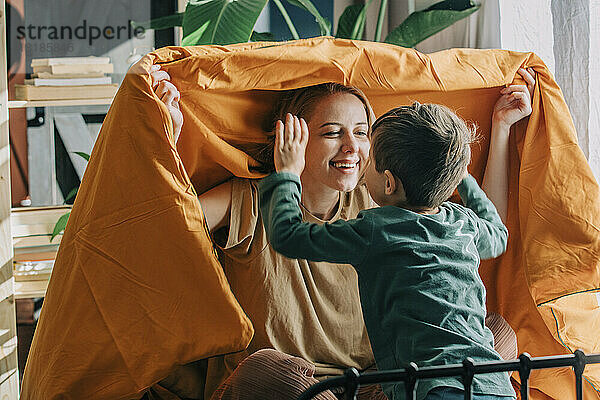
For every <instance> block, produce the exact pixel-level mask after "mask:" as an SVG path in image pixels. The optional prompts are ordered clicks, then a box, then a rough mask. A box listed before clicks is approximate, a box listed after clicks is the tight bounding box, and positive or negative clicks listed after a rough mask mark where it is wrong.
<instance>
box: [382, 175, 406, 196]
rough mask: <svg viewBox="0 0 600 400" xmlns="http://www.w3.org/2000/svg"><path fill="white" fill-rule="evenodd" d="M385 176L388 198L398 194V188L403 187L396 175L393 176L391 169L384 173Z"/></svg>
mask: <svg viewBox="0 0 600 400" xmlns="http://www.w3.org/2000/svg"><path fill="white" fill-rule="evenodd" d="M383 175H385V194H386V195H387V196H390V195H392V194H394V193H396V190H398V186H402V183H401V182H400V180H399V179H396V177H395V176H394V174H392V173H391V171H390V170H389V169H386V170H385V171H383Z"/></svg>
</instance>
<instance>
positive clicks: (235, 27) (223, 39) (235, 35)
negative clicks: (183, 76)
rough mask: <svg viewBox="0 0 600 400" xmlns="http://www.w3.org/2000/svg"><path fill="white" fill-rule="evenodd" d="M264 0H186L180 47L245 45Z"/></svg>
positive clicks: (265, 0)
mask: <svg viewBox="0 0 600 400" xmlns="http://www.w3.org/2000/svg"><path fill="white" fill-rule="evenodd" d="M267 1H268V0H236V1H231V0H190V2H189V3H188V4H187V7H186V8H185V13H184V16H183V40H182V45H184V46H193V45H199V44H231V43H241V42H247V41H248V40H249V39H250V36H251V35H252V29H253V28H254V24H256V20H257V19H258V16H259V15H260V13H261V11H262V10H263V8H265V5H266V4H267Z"/></svg>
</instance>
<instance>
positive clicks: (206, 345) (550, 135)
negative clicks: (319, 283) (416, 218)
mask: <svg viewBox="0 0 600 400" xmlns="http://www.w3.org/2000/svg"><path fill="white" fill-rule="evenodd" d="M153 63H158V64H161V65H162V66H163V69H164V70H165V71H167V72H168V73H169V74H170V76H171V77H172V81H173V83H174V84H175V85H176V86H177V87H178V88H179V90H180V92H181V107H182V111H183V114H184V121H185V122H184V126H183V131H182V135H181V138H180V140H179V142H178V144H177V148H176V147H175V144H174V142H173V138H172V127H171V120H170V116H169V114H168V112H167V110H166V107H165V106H164V105H163V104H162V103H160V101H159V99H158V98H157V97H156V96H155V95H154V94H153V92H152V89H151V86H150V78H149V76H148V73H147V71H148V70H149V68H150V65H151V64H153ZM522 66H525V67H533V68H534V69H535V70H536V72H537V84H536V86H535V93H534V96H533V113H532V115H531V116H530V118H529V119H527V120H524V121H521V122H519V123H517V124H516V125H515V127H514V128H513V132H512V136H511V143H510V146H511V159H510V168H509V177H510V184H509V185H510V187H509V217H508V224H507V225H508V228H509V232H510V238H509V246H508V250H507V252H506V254H504V255H503V256H502V257H500V258H499V259H497V260H494V261H491V262H485V263H483V264H482V266H481V270H480V271H481V275H482V277H483V279H484V282H485V284H486V287H487V291H488V308H489V310H490V311H496V312H498V313H500V314H501V315H503V316H504V317H505V318H506V320H507V321H508V322H509V323H510V324H511V326H512V327H513V328H514V329H515V331H516V333H517V338H518V345H519V351H520V352H524V351H527V352H529V353H530V354H532V355H533V356H542V355H550V354H565V353H568V352H570V351H572V350H575V349H576V348H581V349H583V350H584V351H585V352H600V339H599V337H600V336H599V335H598V334H597V332H598V331H600V308H599V306H598V298H597V297H596V295H597V293H598V291H599V289H598V288H599V287H600V267H599V258H600V233H599V232H598V231H599V228H600V201H599V197H600V196H599V190H598V185H597V183H596V182H595V180H594V178H593V175H592V173H591V172H590V168H589V166H588V164H587V162H586V160H585V158H584V156H583V154H582V152H581V151H580V149H579V147H578V145H577V139H576V137H577V136H576V133H575V130H574V127H573V123H572V121H571V117H570V115H569V111H568V108H567V106H566V104H565V102H564V100H563V98H562V94H561V92H560V89H559V88H558V86H557V85H556V83H555V81H554V80H553V78H552V76H551V74H550V73H549V72H548V70H547V68H546V67H545V66H544V64H543V63H542V61H541V60H540V59H539V58H538V57H537V56H536V55H534V54H532V53H517V52H510V51H503V50H470V49H463V50H460V49H454V50H447V51H443V52H439V53H434V54H430V55H424V54H421V53H419V52H417V51H415V50H413V49H405V48H400V47H396V46H393V45H388V44H381V43H372V42H360V41H348V40H337V39H332V38H313V39H307V40H299V41H292V42H287V43H283V44H280V43H276V44H274V43H244V44H239V45H230V46H199V47H185V48H183V47H169V48H163V49H160V50H157V51H156V52H154V53H151V54H149V55H147V56H146V57H145V58H143V59H142V60H141V61H140V62H138V64H136V66H134V67H132V69H131V71H130V74H128V75H127V77H126V78H125V80H124V82H123V84H122V85H121V88H120V89H119V92H118V93H117V95H116V97H115V100H114V102H113V104H112V106H111V108H110V110H109V113H108V115H107V117H106V120H105V122H104V124H103V127H102V130H101V132H100V135H99V137H98V141H97V142H96V144H95V147H94V150H93V152H92V155H91V159H90V163H89V165H88V168H87V170H86V173H85V177H84V179H83V182H82V185H81V188H80V191H79V194H78V195H77V199H76V202H75V205H74V208H73V212H72V214H71V217H70V220H69V224H68V227H67V230H66V232H65V235H64V238H63V241H62V244H61V246H60V250H59V254H58V257H57V260H56V264H55V269H54V272H53V275H52V279H51V281H50V285H49V288H48V292H47V297H46V299H45V302H44V306H43V309H42V314H41V317H40V320H39V323H38V327H37V331H36V333H35V337H34V341H33V345H32V348H31V351H30V354H29V360H28V363H27V367H26V371H25V377H24V380H23V391H22V395H21V396H22V398H23V399H26V400H29V399H54V398H59V397H60V396H61V395H62V396H65V397H61V398H73V399H82V398H85V399H108V398H110V399H130V398H131V399H133V398H139V397H141V396H142V394H143V393H144V392H145V390H146V389H147V388H148V387H149V386H151V385H152V384H154V383H156V382H157V381H158V380H160V379H162V378H164V377H165V376H166V375H167V374H168V373H169V371H170V370H172V368H174V366H176V365H178V364H185V363H187V362H191V361H193V360H197V359H200V358H205V357H208V356H211V355H218V354H224V353H228V352H232V351H237V350H241V349H243V348H244V347H245V346H246V345H247V344H248V342H249V340H250V339H251V336H252V332H253V331H252V326H251V324H250V321H249V320H248V319H247V318H246V317H245V315H244V313H243V310H241V309H240V307H239V305H238V304H237V302H236V301H235V298H234V297H233V295H232V293H231V291H230V290H229V286H228V284H227V282H226V279H225V277H224V275H223V272H222V270H221V268H220V266H219V264H218V261H217V259H216V257H215V255H214V251H213V247H212V244H211V241H210V235H209V234H208V232H207V229H206V225H205V222H204V217H203V214H202V210H201V209H200V206H199V202H198V201H197V199H196V193H202V192H204V191H205V190H207V189H209V188H211V187H213V186H215V185H217V184H218V183H220V182H223V181H224V180H226V179H228V178H229V177H230V176H232V175H235V176H240V177H258V176H259V175H258V174H257V173H255V172H253V170H252V167H253V166H256V165H258V163H257V162H256V161H255V160H254V159H253V158H252V154H255V151H257V149H258V148H260V145H261V144H263V143H265V142H266V132H265V129H264V126H265V121H266V120H268V117H269V114H270V110H271V109H272V108H273V106H274V102H275V99H276V97H277V96H276V93H277V91H279V90H284V89H293V88H297V87H303V86H308V85H313V84H318V83H322V82H329V81H334V82H340V83H343V84H347V85H355V86H357V87H359V88H361V89H362V90H363V91H364V92H365V93H366V95H367V97H368V98H369V99H370V100H371V102H372V104H373V107H374V110H375V113H376V115H381V114H382V113H383V112H385V111H387V110H388V109H390V108H392V107H394V106H398V105H401V104H409V103H411V102H413V101H419V102H435V103H442V104H445V105H447V106H449V107H450V108H451V109H453V110H455V111H456V112H457V113H458V114H459V115H460V116H461V117H463V118H464V119H466V120H469V121H474V122H476V123H477V124H478V126H479V131H480V133H481V136H482V138H481V140H480V141H479V142H478V143H476V144H474V145H473V161H472V163H471V165H470V167H469V169H470V172H471V174H472V175H473V176H475V178H476V179H477V180H479V181H480V182H481V178H482V176H483V171H484V169H485V163H486V157H487V152H488V145H489V133H490V120H491V114H492V107H493V105H494V103H495V101H496V99H497V98H498V96H499V90H500V88H501V87H503V86H504V85H506V84H510V83H511V82H513V81H515V79H516V78H515V76H517V70H518V68H519V67H522ZM517 82H518V80H517ZM584 376H585V377H586V380H585V381H584V391H585V394H584V396H585V398H587V399H595V398H600V395H599V394H598V392H597V391H596V390H595V389H594V388H593V387H592V384H593V385H595V386H596V388H597V389H600V367H597V366H588V367H586V369H585V373H584ZM530 384H531V386H532V387H533V388H535V389H536V390H535V391H534V393H533V398H534V399H536V393H540V394H539V397H537V398H539V399H542V398H546V397H550V398H554V399H561V400H569V399H574V398H575V396H574V377H573V373H572V371H570V370H569V369H553V370H541V371H535V372H533V373H532V376H531V380H530ZM153 396H159V395H157V394H156V393H154V394H153ZM165 398H166V397H165Z"/></svg>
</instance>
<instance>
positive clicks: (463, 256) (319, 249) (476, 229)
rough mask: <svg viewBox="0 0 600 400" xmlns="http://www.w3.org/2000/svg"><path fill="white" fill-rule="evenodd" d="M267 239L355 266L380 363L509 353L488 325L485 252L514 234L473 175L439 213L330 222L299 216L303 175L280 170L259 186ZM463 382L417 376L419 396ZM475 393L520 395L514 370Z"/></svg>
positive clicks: (485, 380) (289, 250) (493, 252)
mask: <svg viewBox="0 0 600 400" xmlns="http://www.w3.org/2000/svg"><path fill="white" fill-rule="evenodd" d="M259 190H260V208H261V214H262V217H263V221H264V224H265V228H266V231H267V236H268V238H269V242H270V243H271V245H272V246H273V248H274V249H275V250H277V251H278V252H280V253H281V254H283V255H285V256H287V257H290V258H302V259H308V260H314V261H328V262H334V263H348V264H352V265H353V266H354V268H355V269H356V271H357V272H358V282H359V290H360V298H361V305H362V309H363V314H364V318H365V323H366V326H367V331H368V334H369V338H370V340H371V346H372V348H373V354H374V355H375V360H376V362H377V368H378V369H379V370H388V369H397V368H403V367H405V366H406V365H407V364H408V363H409V362H411V361H413V362H415V363H416V364H417V365H418V366H429V365H443V364H459V363H461V362H462V361H463V360H464V359H465V358H466V357H471V358H473V359H474V360H475V361H490V360H502V358H501V357H500V355H499V354H498V353H496V352H495V351H494V347H493V336H492V333H491V331H490V330H489V329H488V328H487V327H486V326H485V325H484V319H485V316H486V309H485V287H484V286H483V282H482V281H481V278H480V277H479V273H478V271H477V270H478V268H479V261H480V259H486V258H493V257H497V256H499V255H500V254H502V253H503V252H504V251H505V250H506V243H507V238H508V231H507V229H506V227H505V226H504V224H503V223H502V221H501V220H500V217H499V216H498V213H497V212H496V208H495V207H494V205H493V204H492V203H491V201H490V200H488V198H487V197H486V195H485V193H484V192H483V191H482V190H481V189H480V188H479V186H478V185H477V182H476V181H475V179H473V177H471V176H468V177H467V178H465V179H464V180H463V182H462V183H461V184H460V185H459V187H458V191H459V194H460V196H461V198H462V200H463V202H464V203H465V205H466V206H467V207H468V208H467V207H463V206H461V205H458V204H454V203H451V202H445V203H443V204H442V205H441V206H440V211H439V213H437V214H433V215H424V214H417V213H414V212H412V211H409V210H406V209H403V208H399V207H394V206H385V207H378V208H373V209H369V210H364V211H361V212H360V213H359V214H358V216H357V218H356V219H353V220H349V221H336V222H334V223H326V224H324V225H318V224H310V223H306V222H302V213H301V211H300V208H299V203H300V198H301V197H300V192H301V186H300V179H299V177H298V176H297V175H294V174H289V173H277V174H272V175H270V176H268V177H267V178H265V179H263V180H262V181H261V183H260V185H259ZM440 386H450V387H456V388H459V389H462V388H463V386H462V383H461V381H460V379H459V378H438V379H430V380H423V381H420V382H419V383H418V385H417V398H418V399H423V398H424V397H425V396H426V395H427V393H428V392H429V391H430V390H432V389H433V388H436V387H440ZM384 391H385V392H386V394H387V396H388V397H389V398H390V400H392V399H394V400H398V399H404V398H405V395H404V385H403V384H402V383H397V384H392V385H384ZM473 393H476V394H493V395H497V396H511V397H514V395H515V394H514V391H513V389H512V386H511V384H510V381H509V376H508V374H507V373H496V374H484V375H476V376H475V378H474V380H473Z"/></svg>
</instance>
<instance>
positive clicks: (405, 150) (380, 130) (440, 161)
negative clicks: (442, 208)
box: [366, 102, 474, 210]
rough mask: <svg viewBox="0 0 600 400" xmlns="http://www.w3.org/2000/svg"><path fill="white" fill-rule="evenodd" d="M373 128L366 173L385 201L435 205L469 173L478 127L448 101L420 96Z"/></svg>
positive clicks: (381, 201) (417, 206) (425, 207)
mask: <svg viewBox="0 0 600 400" xmlns="http://www.w3.org/2000/svg"><path fill="white" fill-rule="evenodd" d="M372 132H373V134H372V135H373V138H372V144H371V155H370V159H371V160H370V161H371V166H370V167H369V169H370V170H369V171H368V172H367V176H366V178H367V185H368V187H369V191H370V192H371V196H372V197H373V199H374V200H375V201H376V202H377V203H379V204H380V205H392V204H395V205H399V206H402V207H407V208H412V209H416V210H429V209H434V208H436V207H438V206H439V205H440V204H441V203H442V202H444V201H445V200H447V199H448V198H449V197H450V196H451V195H452V192H453V191H454V189H455V188H456V186H457V185H458V184H459V183H460V181H461V180H462V179H463V177H464V176H465V174H466V171H467V165H468V164H469V162H470V160H471V149H470V144H471V142H472V141H473V138H474V128H473V127H472V126H467V124H466V123H465V122H464V121H463V120H462V119H461V118H459V117H458V116H457V115H456V114H454V113H453V112H452V111H450V110H449V109H448V108H446V107H444V106H441V105H438V104H419V103H416V102H415V103H414V104H412V105H411V106H403V107H398V108H394V109H393V110H390V111H388V112H387V113H385V114H384V115H382V116H381V117H379V118H378V119H377V121H375V124H374V125H373V130H372ZM376 197H377V198H376Z"/></svg>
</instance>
